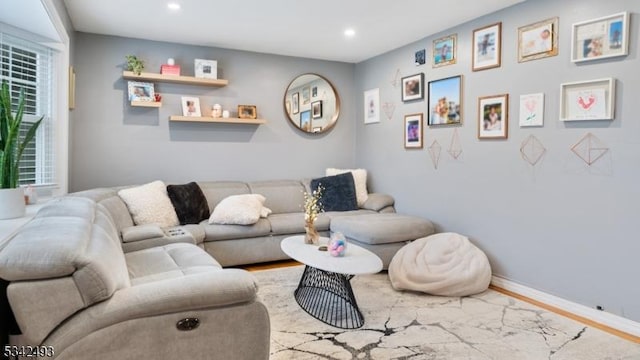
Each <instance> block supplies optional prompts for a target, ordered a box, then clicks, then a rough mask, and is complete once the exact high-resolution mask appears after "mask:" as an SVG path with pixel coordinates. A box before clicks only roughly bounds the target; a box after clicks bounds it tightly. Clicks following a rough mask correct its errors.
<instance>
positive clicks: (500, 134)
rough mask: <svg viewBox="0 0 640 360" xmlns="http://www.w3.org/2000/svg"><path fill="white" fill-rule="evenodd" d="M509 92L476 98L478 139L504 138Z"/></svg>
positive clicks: (506, 127) (507, 118)
mask: <svg viewBox="0 0 640 360" xmlns="http://www.w3.org/2000/svg"><path fill="white" fill-rule="evenodd" d="M508 125H509V94H501V95H491V96H483V97H480V98H478V139H506V138H507V130H508Z"/></svg>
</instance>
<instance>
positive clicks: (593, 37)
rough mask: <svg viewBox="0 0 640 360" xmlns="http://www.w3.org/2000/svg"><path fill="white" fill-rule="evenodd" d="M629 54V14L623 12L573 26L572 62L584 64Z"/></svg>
mask: <svg viewBox="0 0 640 360" xmlns="http://www.w3.org/2000/svg"><path fill="white" fill-rule="evenodd" d="M628 53H629V13H628V12H626V11H625V12H621V13H617V14H612V15H608V16H603V17H599V18H596V19H591V20H586V21H581V22H578V23H574V24H573V25H572V26H571V61H572V62H583V61H591V60H597V59H606V58H611V57H616V56H625V55H627V54H628Z"/></svg>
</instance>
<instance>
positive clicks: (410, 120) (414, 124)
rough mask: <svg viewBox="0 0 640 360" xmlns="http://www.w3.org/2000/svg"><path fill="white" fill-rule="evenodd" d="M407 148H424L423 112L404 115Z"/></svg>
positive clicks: (405, 144) (405, 145)
mask: <svg viewBox="0 0 640 360" xmlns="http://www.w3.org/2000/svg"><path fill="white" fill-rule="evenodd" d="M404 147H405V149H422V114H411V115H405V116H404Z"/></svg>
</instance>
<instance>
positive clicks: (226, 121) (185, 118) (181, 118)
mask: <svg viewBox="0 0 640 360" xmlns="http://www.w3.org/2000/svg"><path fill="white" fill-rule="evenodd" d="M169 120H170V121H182V122H201V123H217V124H245V125H262V124H266V123H267V121H266V120H264V119H238V118H213V117H208V116H179V115H173V116H170V117H169Z"/></svg>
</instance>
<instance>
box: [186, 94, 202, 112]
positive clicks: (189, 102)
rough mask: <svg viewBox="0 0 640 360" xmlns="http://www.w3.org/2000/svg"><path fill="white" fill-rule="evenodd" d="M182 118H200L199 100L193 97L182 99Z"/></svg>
mask: <svg viewBox="0 0 640 360" xmlns="http://www.w3.org/2000/svg"><path fill="white" fill-rule="evenodd" d="M181 104H182V116H194V117H198V116H202V113H201V112H200V98H197V97H193V96H183V97H182V101H181Z"/></svg>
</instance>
